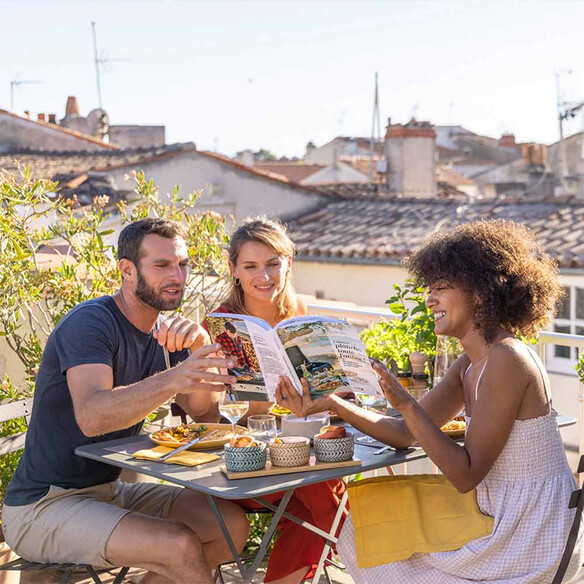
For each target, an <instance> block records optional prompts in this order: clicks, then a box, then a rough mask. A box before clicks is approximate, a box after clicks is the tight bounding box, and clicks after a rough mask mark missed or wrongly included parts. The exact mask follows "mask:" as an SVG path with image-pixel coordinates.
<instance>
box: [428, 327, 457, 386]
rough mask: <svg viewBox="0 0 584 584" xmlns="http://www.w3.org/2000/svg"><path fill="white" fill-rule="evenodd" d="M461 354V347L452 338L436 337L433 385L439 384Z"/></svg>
mask: <svg viewBox="0 0 584 584" xmlns="http://www.w3.org/2000/svg"><path fill="white" fill-rule="evenodd" d="M461 353H462V347H461V346H460V344H459V342H458V340H457V339H455V338H454V337H448V336H446V335H438V336H437V337H436V359H435V361H434V383H433V385H437V384H438V383H439V382H440V380H441V379H442V378H443V377H444V375H446V372H447V371H448V369H449V368H450V366H451V365H452V364H453V363H454V361H456V359H457V358H458V356H459V355H460V354H461Z"/></svg>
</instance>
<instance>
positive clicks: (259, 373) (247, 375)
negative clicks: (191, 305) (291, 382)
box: [207, 313, 289, 401]
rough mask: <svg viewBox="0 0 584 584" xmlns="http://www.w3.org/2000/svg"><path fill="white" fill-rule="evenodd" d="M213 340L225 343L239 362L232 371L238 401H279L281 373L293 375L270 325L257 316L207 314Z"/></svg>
mask: <svg viewBox="0 0 584 584" xmlns="http://www.w3.org/2000/svg"><path fill="white" fill-rule="evenodd" d="M207 325H208V327H209V333H210V335H211V339H212V340H213V341H214V342H217V343H219V344H220V345H221V348H222V352H223V353H224V355H225V356H226V357H231V358H232V359H234V360H235V362H236V365H235V367H233V368H232V369H229V373H230V374H231V375H234V376H235V377H236V378H237V382H236V383H235V384H234V385H233V386H232V388H233V393H234V394H235V396H236V398H237V399H238V400H244V401H275V395H276V386H277V385H278V381H279V377H280V375H289V369H288V366H287V364H286V359H285V356H284V355H282V354H281V351H282V349H281V348H280V347H279V344H278V342H277V341H276V340H275V339H274V337H273V336H272V334H271V331H270V330H266V326H267V327H268V329H269V325H268V324H267V323H266V322H265V321H262V320H261V319H257V318H254V317H249V316H246V315H240V314H238V315H236V314H223V313H214V314H211V315H209V316H208V317H207Z"/></svg>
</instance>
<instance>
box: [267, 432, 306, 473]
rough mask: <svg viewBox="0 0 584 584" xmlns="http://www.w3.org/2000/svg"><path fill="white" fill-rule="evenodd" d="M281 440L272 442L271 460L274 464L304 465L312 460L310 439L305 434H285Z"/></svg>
mask: <svg viewBox="0 0 584 584" xmlns="http://www.w3.org/2000/svg"><path fill="white" fill-rule="evenodd" d="M279 440H281V443H279V442H270V460H271V461H272V465H273V466H303V465H305V464H308V461H309V460H310V440H309V439H308V438H305V437H303V436H283V437H282V438H279Z"/></svg>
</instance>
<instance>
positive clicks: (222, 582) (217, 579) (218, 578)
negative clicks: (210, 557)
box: [214, 566, 225, 584]
mask: <svg viewBox="0 0 584 584" xmlns="http://www.w3.org/2000/svg"><path fill="white" fill-rule="evenodd" d="M214 581H215V582H219V584H225V580H223V573H222V572H221V566H217V567H216V568H215V578H214Z"/></svg>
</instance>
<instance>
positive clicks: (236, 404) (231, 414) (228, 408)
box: [219, 393, 249, 436]
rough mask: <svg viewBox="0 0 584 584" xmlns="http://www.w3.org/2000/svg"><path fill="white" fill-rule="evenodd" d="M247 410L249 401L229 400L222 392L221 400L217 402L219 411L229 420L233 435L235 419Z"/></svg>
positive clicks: (243, 414)
mask: <svg viewBox="0 0 584 584" xmlns="http://www.w3.org/2000/svg"><path fill="white" fill-rule="evenodd" d="M247 410H249V402H246V401H230V400H229V396H228V395H226V394H225V393H223V395H222V401H221V402H220V403H219V413H220V414H221V415H222V416H224V417H225V418H227V419H228V420H229V421H230V422H231V431H232V433H233V436H235V435H236V433H235V425H236V424H237V421H238V420H239V419H240V418H241V417H243V416H245V414H247Z"/></svg>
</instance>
